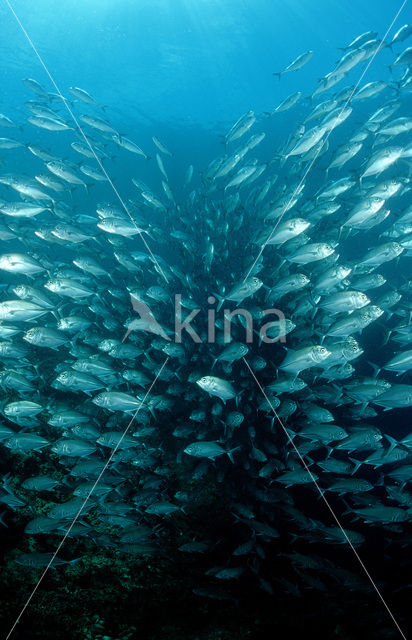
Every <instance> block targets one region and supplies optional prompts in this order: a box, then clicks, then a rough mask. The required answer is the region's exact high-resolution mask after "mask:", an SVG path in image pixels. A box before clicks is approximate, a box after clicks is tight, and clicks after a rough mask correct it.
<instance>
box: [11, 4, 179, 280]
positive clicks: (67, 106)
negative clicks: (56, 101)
mask: <svg viewBox="0 0 412 640" xmlns="http://www.w3.org/2000/svg"><path fill="white" fill-rule="evenodd" d="M4 2H5V3H6V4H7V6H8V7H9V9H10V11H11V13H12V14H13V16H14V17H15V19H16V22H17V24H18V25H19V27H20V28H21V30H22V32H23V34H24V35H25V37H26V39H27V42H28V43H29V45H30V46H31V48H32V49H33V51H34V53H35V54H36V57H37V58H38V60H39V62H40V64H41V65H42V67H43V69H44V70H45V72H46V73H47V75H48V77H49V79H50V81H51V83H52V84H53V86H54V88H55V89H56V91H57V93H58V94H59V96H60V98H61V100H62V102H63V104H64V106H65V107H66V109H67V111H68V112H69V114H70V116H71V118H72V120H73V121H74V123H75V125H76V127H77V128H78V130H79V131H80V133H81V135H82V137H83V139H84V141H85V143H86V144H87V146H88V147H89V149H90V151H91V152H92V154H93V156H94V159H95V160H96V162H97V164H98V165H99V167H100V169H101V171H102V172H103V174H104V175H105V177H106V179H107V181H108V182H109V184H110V186H111V188H112V189H113V191H114V193H115V195H116V197H117V199H118V200H119V202H120V204H121V205H122V207H123V209H124V210H125V212H126V213H127V215H128V216H129V218H130V220H131V221H132V223H133V225H134V227H135V228H136V229H137V231H138V233H139V235H140V238H141V240H142V242H143V244H144V246H145V247H146V249H147V251H148V253H149V254H150V256H151V258H152V260H153V261H154V263H155V264H156V266H157V268H158V269H159V272H160V273H161V275H162V276H163V278H164V279H165V280H166V282H167V283H168V282H169V280H168V279H167V276H166V274H165V273H164V271H163V269H162V268H161V266H160V264H159V262H158V261H157V259H156V257H155V255H154V254H153V252H152V250H151V249H150V247H149V245H148V244H147V242H146V240H145V239H144V237H143V234H142V232H141V231H140V229H139V228H138V226H137V224H136V222H135V221H134V219H133V217H132V216H131V214H130V212H129V209H128V208H127V205H126V203H125V201H124V200H123V198H122V197H121V195H120V193H119V192H118V190H117V189H116V187H115V186H114V184H113V181H112V179H111V178H110V176H109V174H108V173H107V171H106V169H105V168H104V166H103V164H102V162H101V160H100V158H99V157H98V156H97V154H96V152H95V150H94V149H93V147H92V145H91V144H90V142H89V139H88V137H87V136H86V134H85V133H84V131H83V128H82V126H81V125H80V123H79V121H78V120H77V118H76V116H75V115H74V113H73V111H72V110H71V109H70V107H69V105H68V102H67V100H66V98H65V97H64V96H63V94H62V93H61V91H60V89H59V87H58V86H57V84H56V82H55V80H54V78H53V76H52V75H51V73H50V71H49V70H48V68H47V66H46V63H45V62H44V60H43V58H42V57H41V55H40V54H39V52H38V51H37V49H36V47H35V46H34V43H33V41H32V39H31V38H30V36H29V34H28V33H27V31H26V29H25V28H24V26H23V25H22V23H21V21H20V18H19V17H18V16H17V14H16V12H15V11H14V9H13V7H12V5H11V4H10V1H9V0H4Z"/></svg>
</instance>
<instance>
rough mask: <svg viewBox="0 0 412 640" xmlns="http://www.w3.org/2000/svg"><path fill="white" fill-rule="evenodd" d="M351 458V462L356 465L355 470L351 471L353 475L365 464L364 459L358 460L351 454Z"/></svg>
mask: <svg viewBox="0 0 412 640" xmlns="http://www.w3.org/2000/svg"><path fill="white" fill-rule="evenodd" d="M349 460H350V461H351V462H353V464H354V465H355V466H354V468H353V470H352V471H351V476H353V475H354V474H355V473H356V472H357V470H358V469H359V467H360V466H361V465H362V464H363V461H362V460H356V458H351V457H350V456H349Z"/></svg>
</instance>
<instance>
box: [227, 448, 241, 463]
mask: <svg viewBox="0 0 412 640" xmlns="http://www.w3.org/2000/svg"><path fill="white" fill-rule="evenodd" d="M241 448H242V445H238V446H237V447H233V449H229V451H226V453H227V455H228V457H229V460H230V462H231V463H232V464H234V463H235V461H234V458H233V453H234V452H235V451H238V449H241Z"/></svg>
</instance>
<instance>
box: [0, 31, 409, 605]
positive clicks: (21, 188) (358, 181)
mask: <svg viewBox="0 0 412 640" xmlns="http://www.w3.org/2000/svg"><path fill="white" fill-rule="evenodd" d="M411 34H412V25H405V26H404V27H402V28H401V29H399V31H398V32H397V33H396V35H395V36H394V37H393V39H392V40H391V41H390V42H386V43H385V42H382V41H381V40H380V39H379V38H378V34H377V33H375V32H371V31H370V32H367V33H365V34H362V35H360V36H358V37H357V38H355V39H354V41H353V42H352V43H350V44H349V45H348V46H347V47H345V48H344V49H343V51H342V55H341V57H340V59H339V61H338V62H337V64H336V67H335V68H334V69H333V70H331V71H330V72H329V73H328V74H327V75H325V76H324V77H323V78H322V79H320V80H319V82H318V84H317V86H316V87H315V88H314V89H313V92H312V94H311V96H307V97H304V95H303V92H301V91H297V92H295V93H293V94H292V95H290V96H289V97H287V98H285V99H283V100H282V101H281V102H279V104H278V106H275V107H274V108H273V109H271V110H268V112H267V113H265V114H256V113H255V112H254V111H253V110H250V111H249V112H247V113H246V114H244V115H243V116H242V117H240V118H239V119H238V120H237V121H236V123H235V124H234V125H233V126H232V127H231V128H230V129H229V130H228V131H227V133H226V135H225V136H224V139H223V145H224V146H223V145H222V154H221V155H220V156H218V157H217V158H215V159H214V160H213V161H212V162H211V163H210V164H209V166H207V167H194V166H193V165H189V167H188V169H187V171H186V173H185V175H184V177H183V178H182V181H181V184H174V183H173V181H172V180H171V179H169V173H170V167H171V166H172V163H173V162H174V154H173V150H172V151H171V150H169V147H168V145H167V144H165V142H166V143H167V141H163V140H160V139H159V138H157V137H156V136H155V135H154V136H153V138H152V141H153V147H152V148H151V149H145V150H143V149H142V148H140V146H139V144H138V141H135V140H134V136H133V135H132V134H131V133H128V134H126V135H125V134H124V133H123V132H119V131H118V130H117V129H116V127H115V126H114V125H112V124H111V122H110V121H109V119H108V117H107V111H109V107H107V108H106V107H102V106H101V105H100V104H99V103H98V102H97V101H96V100H95V99H94V98H93V97H92V96H91V95H90V94H89V93H88V92H87V91H85V90H84V89H81V88H79V87H70V88H69V89H68V91H67V96H66V98H63V96H62V95H60V94H56V93H51V92H49V91H48V90H47V89H46V88H45V87H44V86H43V85H42V84H40V83H39V82H38V81H37V80H34V79H32V78H25V79H24V80H23V83H24V85H25V88H26V89H27V95H28V98H27V102H26V103H25V109H26V111H27V118H26V120H24V119H21V118H14V117H13V113H4V114H0V128H1V129H3V130H4V131H5V132H6V133H7V134H8V135H9V136H10V137H0V154H1V157H2V159H3V164H2V166H1V167H0V170H1V171H0V216H1V219H0V270H1V286H0V296H1V297H0V363H1V370H0V399H1V405H0V412H1V415H2V419H1V423H0V451H1V455H2V457H3V459H4V461H5V463H6V464H7V465H8V472H7V473H5V474H4V475H3V477H2V480H1V489H0V503H1V506H2V507H3V509H2V511H3V513H2V515H1V519H0V520H1V524H2V525H4V526H9V525H10V524H11V523H14V526H16V523H18V526H19V527H20V528H21V530H24V537H25V539H27V540H31V541H33V540H34V545H33V542H32V543H31V545H30V546H29V544H27V547H26V548H22V547H21V546H20V548H19V550H18V552H17V551H16V554H15V560H16V562H18V563H20V564H22V565H24V566H28V567H31V568H43V567H45V566H46V565H47V564H48V563H49V562H50V559H51V558H52V554H53V552H54V550H55V549H56V547H57V545H58V544H59V542H60V540H61V538H62V536H65V535H66V534H67V532H68V531H69V534H68V538H69V540H68V541H67V544H70V541H71V540H73V539H75V540H77V541H78V543H79V544H78V545H77V547H76V555H77V554H78V550H79V548H80V549H81V548H82V546H81V545H83V548H84V553H93V548H94V546H96V548H97V546H98V547H99V548H100V549H101V548H107V549H108V550H111V549H114V548H115V549H116V550H117V551H119V552H123V553H124V554H131V555H135V556H155V555H169V556H177V557H179V554H180V555H192V556H193V557H194V558H195V559H196V562H197V559H198V558H201V560H199V564H198V566H201V574H202V575H201V576H199V575H197V576H196V579H195V580H194V582H193V592H194V593H196V594H197V595H199V597H212V598H219V599H221V598H225V597H230V592H231V591H230V589H231V585H232V584H233V583H234V582H236V581H242V580H244V581H248V580H253V581H254V582H256V583H257V584H258V585H259V586H260V588H262V589H263V590H264V591H266V592H268V593H270V594H272V593H274V592H282V593H287V594H290V595H291V596H294V597H295V596H300V595H301V594H302V592H304V591H305V590H307V589H314V590H319V591H326V590H328V589H330V590H333V589H335V588H336V589H337V588H338V586H339V585H341V586H342V585H343V586H344V587H345V588H347V589H349V590H353V591H355V592H356V591H362V590H365V589H368V588H370V585H369V584H368V581H367V579H366V577H365V576H364V575H363V574H362V572H361V570H360V569H359V571H360V574H362V575H360V574H356V573H355V572H352V571H350V570H349V569H347V568H346V567H345V566H338V565H337V564H336V563H334V560H333V555H332V556H330V557H329V556H328V548H332V549H333V548H336V546H337V545H340V546H342V545H348V539H349V540H350V542H351V544H352V545H353V547H356V548H358V549H359V553H360V554H362V549H363V548H364V547H365V545H367V543H368V538H369V536H370V535H372V536H373V535H374V532H376V531H379V532H380V533H381V534H382V535H383V536H384V538H385V539H386V540H387V541H388V544H389V547H390V548H389V551H388V549H387V550H386V553H387V554H388V553H389V554H390V549H391V548H392V547H393V546H398V547H402V546H403V545H405V544H407V543H408V541H409V542H410V540H411V538H410V533H408V530H407V526H408V524H409V523H410V521H411V519H412V491H411V483H412V458H411V453H412V431H409V432H408V429H407V428H405V426H403V427H402V429H403V431H402V432H400V431H399V428H398V423H399V422H402V424H403V425H405V424H406V421H407V418H406V417H405V416H406V415H407V412H408V410H409V411H410V407H411V405H412V380H411V375H410V372H411V368H412V346H411V341H412V323H411V312H412V295H411V293H412V279H411V277H412V273H411V270H410V268H411V257H412V202H411V198H410V195H411V177H410V176H411V166H412V144H411V139H410V131H411V129H412V117H411V115H410V110H409V112H408V107H407V105H408V100H409V105H410V94H411V87H412V72H411V66H412V47H407V48H405V47H406V45H405V41H406V40H407V39H408V38H409V37H410V36H411ZM388 48H389V49H390V50H391V51H392V52H393V62H392V64H391V67H390V69H389V70H388V69H387V68H384V69H383V70H382V76H383V77H385V78H386V79H385V80H380V81H373V82H368V81H367V80H365V82H362V84H361V85H360V86H356V84H355V83H356V81H357V78H358V76H359V75H360V73H361V70H363V68H364V66H365V65H366V64H367V61H369V60H371V58H372V57H373V56H375V55H376V63H375V64H377V65H379V59H380V53H381V51H382V50H383V49H388ZM313 55H316V52H315V53H314V52H313V51H308V52H306V53H304V54H302V55H300V56H299V57H297V58H296V59H295V60H294V61H293V62H291V64H289V65H288V66H287V67H286V68H285V69H284V70H282V71H281V72H276V73H275V75H276V76H277V77H278V78H279V81H280V82H278V81H277V80H273V82H275V83H276V85H275V87H276V90H279V91H281V88H282V76H283V75H284V74H286V73H295V72H298V71H299V70H300V69H302V67H304V66H305V65H306V64H310V60H311V58H312V56H313ZM356 74H358V75H356ZM296 77H298V75H297V76H296ZM297 105H299V106H300V113H304V117H303V118H300V119H298V120H296V126H295V129H294V130H293V131H289V132H288V135H285V137H284V139H283V140H281V141H276V140H273V144H272V149H273V153H272V154H271V156H270V157H261V156H260V155H259V145H260V144H261V143H262V142H263V140H264V139H265V137H266V142H267V135H268V134H267V133H266V131H265V127H266V126H267V123H268V122H272V121H273V119H275V118H277V117H279V115H278V114H279V113H281V112H285V111H289V110H290V113H291V114H292V113H293V112H292V110H293V109H294V108H295V107H296V106H297ZM106 109H107V111H106ZM365 113H367V114H368V115H367V117H366V118H365V116H364V114H365ZM71 116H73V117H71ZM83 132H84V133H83ZM342 132H344V133H342ZM128 135H130V138H129V137H127V136H128ZM42 136H44V141H45V142H44V146H40V145H38V144H37V141H38V140H41V139H42ZM54 136H56V137H57V138H59V144H62V142H64V143H65V144H66V147H67V150H66V153H65V155H64V157H60V156H56V155H55V154H54V152H53V139H54ZM32 139H34V140H35V141H36V143H34V142H32V141H31V140H32ZM255 153H256V156H257V157H256V156H255ZM12 154H21V164H22V166H24V159H25V157H28V156H27V154H32V155H33V156H34V157H35V159H36V162H37V165H38V170H37V172H36V173H35V175H26V174H25V173H24V172H23V173H22V174H15V173H8V171H7V162H8V159H9V158H11V157H12ZM30 157H31V156H30ZM114 157H115V158H116V160H115V162H116V163H121V162H123V163H133V166H135V173H136V177H135V178H133V181H132V183H133V184H132V183H131V184H130V194H131V195H130V197H127V198H126V197H125V196H124V194H119V193H118V192H117V190H116V192H114V190H113V188H112V187H113V185H112V184H111V182H112V181H111V175H112V170H111V167H112V166H114V165H112V163H113V158H114ZM139 163H150V166H151V167H152V173H153V186H148V185H147V184H145V183H144V182H143V181H142V180H141V179H140V177H139V167H140V166H142V165H141V164H139ZM312 165H313V168H312ZM97 182H101V183H105V186H106V188H107V200H106V201H105V202H96V200H95V198H94V196H93V185H95V184H96V183H97ZM84 203H86V206H85V204H84ZM268 309H269V310H272V315H271V316H270V317H269V314H268V313H267V310H268ZM274 309H275V310H277V312H276V313H277V314H278V315H277V316H276V321H273V313H274V312H273V310H274ZM266 318H267V320H272V322H271V323H269V325H268V324H265V323H266ZM176 319H178V320H180V321H181V327H180V331H179V332H177V331H176ZM228 320H230V334H231V335H230V338H229V337H227V335H226V332H225V326H226V322H228ZM252 324H253V327H252V326H251V325H252ZM263 325H265V334H264V335H263V334H262V332H261V327H262V326H263ZM368 336H369V338H368ZM371 336H372V337H371ZM371 341H372V342H373V346H372V347H371ZM391 412H393V415H395V416H400V417H397V418H396V419H395V420H394V421H393V422H392V421H391V420H390V416H391ZM388 417H389V420H388ZM382 424H385V426H384V428H383V427H382V426H380V425H382ZM109 458H110V460H109ZM108 461H109V462H108ZM107 462H108V464H107ZM17 464H18V465H19V470H20V471H19V473H16V472H15V471H14V469H15V467H16V465H17ZM106 464H107V467H106ZM22 469H23V470H24V471H23V472H22V471H21V470H22ZM103 470H104V473H102V471H103ZM322 496H323V497H324V498H325V499H327V500H328V501H329V500H330V504H332V505H333V509H334V511H335V512H336V514H337V516H338V518H339V521H340V522H341V523H342V526H343V529H341V528H340V526H338V525H337V523H336V522H335V521H333V519H331V516H330V512H329V511H328V509H327V508H326V506H325V505H324V503H323V500H322ZM211 513H212V514H213V513H216V523H215V526H214V522H213V518H212V519H211V518H210V515H211ZM73 521H74V524H73ZM222 522H223V525H222ZM222 526H223V527H224V529H225V530H226V531H228V532H229V531H230V535H229V534H228V535H227V537H226V538H223V539H222V535H221V531H222ZM69 527H70V529H69ZM285 543H287V545H289V546H287V545H286V546H285ZM309 543H321V544H322V545H323V549H324V556H323V557H320V556H318V555H316V554H312V553H311V547H310V544H309ZM79 545H80V546H79ZM279 549H282V553H281V554H280V551H279ZM287 549H288V550H287ZM277 553H279V555H282V558H283V559H284V560H286V562H287V563H288V565H289V566H290V572H291V573H289V574H288V576H287V577H286V576H285V575H282V574H281V573H279V574H278V575H273V573H271V572H270V573H268V572H267V571H266V570H265V566H266V558H267V555H268V554H270V555H271V556H273V555H276V554H277ZM61 555H62V557H61V558H60V557H57V558H56V559H55V560H54V565H58V564H65V562H72V561H76V562H78V561H81V557H80V560H79V559H78V558H77V557H76V558H75V559H70V560H67V561H66V560H63V557H64V556H65V554H64V549H63V551H62V554H61ZM66 555H67V554H66ZM291 576H292V577H291ZM222 583H224V588H223V589H222Z"/></svg>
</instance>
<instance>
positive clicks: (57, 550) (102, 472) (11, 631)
mask: <svg viewBox="0 0 412 640" xmlns="http://www.w3.org/2000/svg"><path fill="white" fill-rule="evenodd" d="M168 360H169V358H168V357H167V358H166V360H165V361H164V363H163V364H162V366H161V367H160V369H159V371H158V373H157V374H156V377H155V379H154V380H153V382H152V384H151V385H150V387H149V389H148V390H147V391H146V393H145V395H144V397H143V399H142V400H141V402H140V404H139V406H138V407H137V409H136V411H135V412H134V414H133V416H132V418H131V420H130V422H129V423H128V425H127V427H126V429H125V430H124V432H123V433H122V437H121V438H120V440H119V442H118V443H117V445H116V446H115V447H114V449H113V451H112V452H111V454H110V456H109V457H108V459H107V462H106V464H105V465H104V467H103V469H102V470H101V472H100V473H99V475H98V476H97V478H96V480H95V482H94V484H93V486H92V488H91V489H90V491H89V493H88V494H87V496H86V498H85V499H84V501H83V504H82V505H81V507H80V509H79V510H78V512H77V513H76V515H75V517H74V519H73V520H72V522H71V524H70V526H69V528H68V529H67V531H66V533H65V534H64V536H63V539H62V541H61V542H60V544H59V545H58V547H57V549H56V551H55V552H54V554H53V556H52V558H51V560H50V562H49V563H48V565H47V566H46V568H45V570H44V571H43V573H42V575H41V576H40V578H39V580H38V582H37V584H36V586H35V587H34V589H33V591H32V592H31V594H30V596H29V597H28V598H27V600H26V603H25V604H24V606H23V608H22V610H21V611H20V613H19V615H18V616H17V618H16V621H15V622H14V624H13V626H12V628H11V629H10V631H9V632H8V634H7V636H6V638H5V640H8V639H9V638H10V636H11V634H12V633H13V631H14V629H15V628H16V626H17V624H18V623H19V622H20V619H21V617H22V615H23V613H24V612H25V611H26V609H27V607H28V606H29V604H30V602H31V600H32V598H33V596H34V594H35V593H36V591H37V589H38V588H39V586H40V584H41V582H42V581H43V578H44V576H45V575H46V573H47V572H48V570H49V569H50V567H51V565H52V564H53V562H54V560H55V558H56V556H57V554H58V553H59V551H60V549H61V548H62V546H63V545H64V543H65V541H66V538H67V536H68V535H69V534H70V531H71V530H72V528H73V527H74V525H75V524H76V522H77V520H78V518H79V517H80V514H81V513H82V511H83V509H84V507H85V506H86V504H87V502H88V501H89V499H90V496H91V495H92V493H93V491H94V490H95V488H96V487H97V485H98V483H99V482H100V480H101V478H102V476H103V474H104V472H105V471H106V469H107V467H108V466H109V464H110V462H111V461H112V459H113V456H114V454H115V453H116V451H117V450H118V448H119V447H120V445H121V443H122V441H123V439H124V437H125V436H126V434H127V432H128V431H129V429H130V427H131V426H132V424H133V422H134V420H135V418H136V416H137V414H138V413H139V411H140V409H141V408H142V406H143V404H144V402H145V400H146V398H147V396H148V395H149V393H150V392H151V390H152V389H153V387H154V385H155V383H156V381H157V379H158V377H159V376H160V374H161V373H162V371H163V368H164V367H165V365H166V362H167V361H168Z"/></svg>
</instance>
